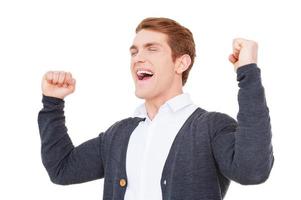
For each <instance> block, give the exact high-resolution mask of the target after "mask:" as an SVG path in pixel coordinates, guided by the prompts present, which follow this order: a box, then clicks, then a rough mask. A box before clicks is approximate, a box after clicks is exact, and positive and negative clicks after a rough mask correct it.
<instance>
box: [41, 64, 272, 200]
mask: <svg viewBox="0 0 301 200" xmlns="http://www.w3.org/2000/svg"><path fill="white" fill-rule="evenodd" d="M237 80H238V81H239V84H238V85H239V93H238V102H239V112H238V115H237V122H236V121H235V120H234V119H233V118H231V117H230V116H228V115H226V114H223V113H219V112H208V111H206V110H204V109H202V108H198V109H196V110H195V111H194V113H193V114H192V115H191V116H190V117H189V118H188V119H187V120H186V122H185V123H184V125H183V126H182V128H181V129H180V131H179V132H178V134H177V136H176V138H175V140H174V142H173V144H172V146H171V149H170V152H169V154H168V157H167V160H166V162H165V165H164V169H163V172H162V178H161V189H162V198H163V200H221V199H223V198H224V196H225V194H226V192H227V189H228V187H229V184H230V180H234V181H236V182H238V183H240V184H244V185H248V184H259V183H262V182H264V181H265V180H266V179H267V178H268V176H269V174H270V171H271V168H272V165H273V161H274V157H273V152H272V145H271V126H270V118H269V110H268V107H267V105H266V100H265V95H264V88H263V86H262V83H261V77H260V69H259V68H258V67H257V65H256V64H249V65H245V66H243V67H241V68H239V69H238V70H237ZM42 102H43V105H44V106H43V109H42V110H41V111H40V112H39V116H38V123H39V130H40V136H41V142H42V148H41V151H42V161H43V164H44V166H45V168H46V169H47V172H48V174H49V176H50V179H51V181H52V182H54V183H56V184H61V185H67V184H75V183H82V182H86V181H91V180H95V179H99V178H104V190H103V199H104V200H122V199H124V194H125V191H126V187H127V175H126V152H127V145H128V142H129V138H130V136H131V133H132V132H133V130H134V129H135V128H136V127H137V125H138V124H139V122H140V121H142V120H144V119H142V118H127V119H124V120H121V121H118V122H116V123H115V124H113V125H112V126H111V127H110V128H109V129H108V130H106V131H105V132H102V133H101V134H99V136H98V137H96V138H94V139H91V140H89V141H86V142H84V143H83V144H81V145H79V146H77V147H74V146H73V144H72V142H71V139H70V138H69V136H68V134H67V128H66V126H65V116H64V111H63V108H64V101H63V100H61V99H58V98H53V97H47V96H43V99H42ZM154 164H155V163H154Z"/></svg>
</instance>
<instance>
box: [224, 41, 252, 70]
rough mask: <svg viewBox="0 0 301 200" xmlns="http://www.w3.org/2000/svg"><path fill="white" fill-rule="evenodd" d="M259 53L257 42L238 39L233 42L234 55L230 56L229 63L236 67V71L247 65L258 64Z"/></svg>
mask: <svg viewBox="0 0 301 200" xmlns="http://www.w3.org/2000/svg"><path fill="white" fill-rule="evenodd" d="M257 51H258V45H257V43H256V42H254V41H252V40H246V39H243V38H236V39H234V40H233V53H232V54H231V55H230V56H229V61H230V62H231V63H232V64H233V65H234V68H235V70H237V69H238V68H239V67H241V66H244V65H247V64H251V63H257Z"/></svg>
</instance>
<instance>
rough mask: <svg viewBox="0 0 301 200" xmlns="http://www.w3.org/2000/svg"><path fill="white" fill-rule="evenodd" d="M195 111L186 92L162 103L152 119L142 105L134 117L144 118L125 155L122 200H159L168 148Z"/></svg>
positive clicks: (195, 107) (132, 136)
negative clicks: (123, 196) (125, 184)
mask: <svg viewBox="0 0 301 200" xmlns="http://www.w3.org/2000/svg"><path fill="white" fill-rule="evenodd" d="M196 109H197V106H196V105H194V104H193V103H192V101H191V99H190V96H189V95H188V94H186V93H184V94H180V95H178V96H176V97H173V98H172V99H170V100H168V101H167V102H165V103H164V104H163V105H162V106H161V107H160V108H159V110H158V112H157V114H156V116H155V117H154V119H153V120H150V119H149V117H148V115H147V112H146V108H145V104H142V105H141V106H139V107H138V108H137V109H136V111H135V114H134V116H135V117H141V118H146V119H145V121H141V122H140V123H139V125H138V126H137V127H136V129H135V130H134V131H133V133H132V135H131V137H130V140H129V145H128V149H127V155H126V172H127V179H128V181H127V182H128V183H127V188H126V193H125V198H124V199H125V200H142V199H143V200H160V199H162V191H161V184H160V180H161V176H162V171H163V167H164V164H165V161H166V159H167V156H168V153H169V150H170V148H171V145H172V143H173V141H174V139H175V137H176V135H177V133H178V132H179V130H180V128H181V127H182V125H183V124H184V122H185V121H186V120H187V118H188V117H189V116H190V115H191V114H192V113H193V112H194V111H195V110H196Z"/></svg>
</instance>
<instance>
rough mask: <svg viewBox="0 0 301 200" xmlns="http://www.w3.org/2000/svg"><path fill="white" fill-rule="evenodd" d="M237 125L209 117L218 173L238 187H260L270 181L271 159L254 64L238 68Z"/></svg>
mask: <svg viewBox="0 0 301 200" xmlns="http://www.w3.org/2000/svg"><path fill="white" fill-rule="evenodd" d="M237 81H239V84H238V85H239V92H238V103H239V112H238V114H237V121H236V120H234V119H233V118H231V117H230V116H228V115H226V114H222V113H217V112H213V113H211V116H210V117H211V120H210V121H211V127H212V131H211V132H212V148H213V153H214V157H215V160H216V162H217V165H218V167H219V169H220V171H221V173H222V174H223V175H224V176H225V177H227V178H229V179H232V180H234V181H236V182H238V183H240V184H244V185H249V184H259V183H262V182H264V181H266V179H267V178H268V177H269V174H270V171H271V169H272V166H273V162H274V157H273V149H272V143H271V139H272V133H271V125H270V116H269V109H268V107H267V104H266V99H265V94H264V88H263V86H262V83H261V77H260V69H259V68H258V67H257V65H256V64H249V65H245V66H242V67H240V68H238V70H237Z"/></svg>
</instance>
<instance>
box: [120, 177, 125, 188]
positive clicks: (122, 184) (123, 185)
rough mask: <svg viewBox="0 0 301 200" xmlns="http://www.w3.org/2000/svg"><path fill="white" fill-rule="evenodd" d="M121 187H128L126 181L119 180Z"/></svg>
mask: <svg viewBox="0 0 301 200" xmlns="http://www.w3.org/2000/svg"><path fill="white" fill-rule="evenodd" d="M119 185H120V187H125V186H126V180H125V179H124V178H122V179H120V180H119Z"/></svg>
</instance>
